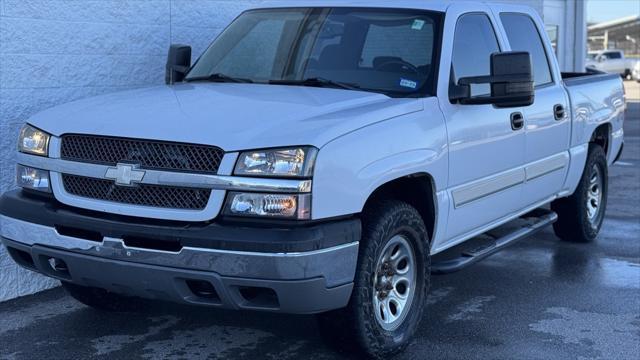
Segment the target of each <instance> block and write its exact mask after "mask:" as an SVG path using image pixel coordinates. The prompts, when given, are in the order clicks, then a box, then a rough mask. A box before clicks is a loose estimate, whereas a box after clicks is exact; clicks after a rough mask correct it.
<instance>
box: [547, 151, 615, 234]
mask: <svg viewBox="0 0 640 360" xmlns="http://www.w3.org/2000/svg"><path fill="white" fill-rule="evenodd" d="M594 169H598V171H599V172H600V175H599V176H601V178H602V183H601V184H599V185H598V187H599V188H600V191H601V194H602V196H601V200H600V201H599V203H598V210H597V214H595V215H594V216H592V217H590V216H589V211H588V207H589V204H588V202H590V201H591V199H590V198H589V194H590V191H591V189H592V188H593V184H592V179H593V175H594V174H593V171H594ZM608 183H609V182H608V166H607V158H606V155H605V152H604V150H603V149H602V147H601V146H600V145H597V144H591V145H590V146H589V154H588V156H587V163H586V165H585V169H584V172H583V174H582V178H581V179H580V182H579V183H578V187H577V189H576V191H575V193H573V195H571V196H570V197H568V198H564V199H559V200H556V201H554V202H553V203H551V210H553V211H555V212H556V213H557V214H558V221H557V222H556V223H555V224H553V230H554V231H555V233H556V235H557V236H558V237H559V238H560V239H562V240H564V241H569V242H577V243H588V242H592V241H593V240H595V239H596V237H597V236H598V233H599V232H600V229H601V227H602V223H603V221H604V216H605V213H606V210H607V196H608Z"/></svg>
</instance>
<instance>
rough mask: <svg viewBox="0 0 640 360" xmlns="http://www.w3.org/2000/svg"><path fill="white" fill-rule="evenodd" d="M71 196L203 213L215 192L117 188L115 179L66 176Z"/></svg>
mask: <svg viewBox="0 0 640 360" xmlns="http://www.w3.org/2000/svg"><path fill="white" fill-rule="evenodd" d="M62 183H63V185H64V189H65V191H66V192H67V193H69V194H71V195H75V196H80V197H84V198H89V199H96V200H103V201H111V202H116V203H122V204H132V205H140V206H148V207H158V208H171V209H181V210H203V209H204V208H205V207H206V206H207V203H208V202H209V196H210V195H211V190H208V189H194V188H179V187H168V186H156V185H147V184H140V185H137V186H134V187H123V186H117V185H116V184H115V183H114V182H113V181H111V180H103V179H94V178H88V177H83V176H75V175H68V174H62Z"/></svg>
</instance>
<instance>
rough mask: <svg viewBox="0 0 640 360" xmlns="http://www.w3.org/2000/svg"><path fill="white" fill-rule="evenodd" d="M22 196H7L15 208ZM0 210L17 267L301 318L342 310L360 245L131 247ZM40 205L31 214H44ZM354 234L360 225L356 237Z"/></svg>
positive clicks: (2, 231)
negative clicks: (305, 247)
mask: <svg viewBox="0 0 640 360" xmlns="http://www.w3.org/2000/svg"><path fill="white" fill-rule="evenodd" d="M24 196H25V195H22V194H17V193H14V194H10V197H11V198H12V201H11V202H12V204H13V205H15V200H16V199H19V198H21V197H24ZM6 199H7V198H5V197H3V199H2V200H1V201H2V202H4V201H5V200H6ZM25 200H26V201H27V202H33V201H35V200H34V199H32V198H30V197H26V198H25ZM42 201H44V200H42ZM51 201H55V200H51ZM5 205H6V203H5ZM0 208H2V210H3V211H2V215H0V235H1V238H2V242H3V243H4V245H5V246H6V247H7V249H8V251H9V253H10V254H11V256H12V258H13V259H14V260H15V261H16V262H17V263H18V264H20V265H21V266H23V267H25V268H27V269H30V270H33V271H37V272H40V273H42V274H44V275H46V276H50V277H53V278H57V279H60V280H62V281H67V282H71V283H75V284H78V285H83V286H93V287H98V288H103V289H107V290H109V291H113V292H116V293H120V294H124V295H132V296H139V297H144V298H150V299H158V300H169V301H174V302H179V303H188V304H196V305H207V306H215V307H224V308H230V309H250V310H264V311H274V312H285V313H299V314H308V313H319V312H324V311H328V310H332V309H337V308H341V307H344V306H346V305H347V303H348V301H349V297H350V296H351V291H352V288H353V278H354V273H355V267H356V262H357V255H358V242H357V241H355V242H353V241H352V242H348V243H344V244H342V245H336V246H332V247H329V248H324V249H318V250H312V251H305V252H291V253H270V252H252V251H234V250H220V249H213V248H195V247H183V248H182V249H181V250H179V251H176V252H171V251H161V250H152V249H143V248H137V247H130V246H127V245H126V244H125V242H124V241H123V240H122V239H117V238H111V237H106V236H105V237H104V238H103V239H101V240H97V239H92V240H90V239H83V238H79V237H74V236H69V235H61V234H60V233H59V232H58V231H57V230H56V227H54V226H47V225H42V224H36V223H33V222H28V221H24V220H21V219H17V218H14V217H10V216H7V215H8V214H7V212H8V211H5V210H6V209H7V208H6V207H4V206H2V207H0ZM45 208H46V206H42V205H41V206H40V208H39V210H36V211H39V212H40V213H41V214H42V212H43V211H44V212H45V213H46V212H47V210H46V209H45ZM34 210H35V209H34ZM58 220H60V219H58ZM95 220H98V219H95ZM108 224H109V226H113V220H111V221H109V222H108ZM253 230H254V231H255V229H253ZM261 231H264V232H269V231H271V229H261ZM359 231H360V230H359V226H358V228H357V231H356V232H357V233H358V236H359ZM294 233H295V231H294ZM149 235H153V234H149ZM352 235H353V234H352ZM267 237H268V236H267ZM53 260H55V262H54V261H53ZM52 263H54V265H55V266H52Z"/></svg>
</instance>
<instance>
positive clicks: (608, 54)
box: [604, 52, 622, 59]
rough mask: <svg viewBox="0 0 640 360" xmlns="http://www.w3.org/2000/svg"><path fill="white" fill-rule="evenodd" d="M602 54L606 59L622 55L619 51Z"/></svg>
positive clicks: (620, 57) (618, 57)
mask: <svg viewBox="0 0 640 360" xmlns="http://www.w3.org/2000/svg"><path fill="white" fill-rule="evenodd" d="M604 56H605V57H606V58H607V59H622V55H621V54H620V53H619V52H610V53H604Z"/></svg>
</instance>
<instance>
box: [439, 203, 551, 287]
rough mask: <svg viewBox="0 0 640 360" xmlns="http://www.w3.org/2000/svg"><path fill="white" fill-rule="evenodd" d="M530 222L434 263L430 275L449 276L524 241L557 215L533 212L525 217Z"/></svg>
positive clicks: (540, 211) (543, 211)
mask: <svg viewBox="0 0 640 360" xmlns="http://www.w3.org/2000/svg"><path fill="white" fill-rule="evenodd" d="M524 217H526V218H527V219H530V220H531V222H530V223H529V224H527V225H525V226H522V227H520V228H518V229H517V230H515V231H513V232H511V233H509V234H507V235H504V236H502V237H501V238H498V239H496V240H495V241H494V242H492V243H490V244H485V245H481V246H479V247H476V248H474V249H471V250H466V251H464V252H462V254H460V257H458V258H455V259H450V260H444V261H440V262H434V263H433V264H432V265H431V273H433V274H450V273H454V272H456V271H460V270H462V269H464V268H465V267H467V266H469V265H472V264H475V263H477V262H478V261H480V260H483V259H486V258H487V257H489V256H491V255H493V254H495V253H497V252H498V251H500V250H503V249H504V248H506V247H507V246H509V245H511V244H513V243H516V242H518V241H519V240H522V239H525V238H527V237H529V236H531V235H533V234H535V233H537V232H538V231H540V230H542V229H544V228H545V227H546V226H548V225H551V224H553V223H554V222H556V220H558V215H557V214H556V213H555V212H553V211H549V210H545V209H537V210H534V211H533V212H531V213H529V214H528V215H525V216H524Z"/></svg>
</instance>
